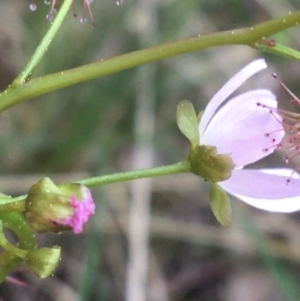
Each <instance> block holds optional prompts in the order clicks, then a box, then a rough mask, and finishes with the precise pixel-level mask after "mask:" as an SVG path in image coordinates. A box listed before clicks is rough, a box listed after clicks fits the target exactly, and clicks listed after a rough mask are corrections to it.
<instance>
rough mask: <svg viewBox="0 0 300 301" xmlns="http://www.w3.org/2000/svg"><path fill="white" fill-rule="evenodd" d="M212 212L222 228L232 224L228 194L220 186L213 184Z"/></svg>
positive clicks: (211, 193)
mask: <svg viewBox="0 0 300 301" xmlns="http://www.w3.org/2000/svg"><path fill="white" fill-rule="evenodd" d="M209 200H210V207H211V210H212V212H213V214H214V216H215V217H216V219H217V220H218V221H219V222H220V224H221V225H222V226H225V227H227V226H229V225H230V224H231V205H230V198H229V197H228V195H227V193H226V192H225V191H224V190H223V189H222V187H220V186H219V185H218V184H213V185H212V188H211V190H210V192H209Z"/></svg>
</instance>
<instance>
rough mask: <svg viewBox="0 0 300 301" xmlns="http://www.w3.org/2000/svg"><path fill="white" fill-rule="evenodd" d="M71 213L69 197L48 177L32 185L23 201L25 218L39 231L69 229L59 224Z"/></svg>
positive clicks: (56, 231) (57, 231)
mask: <svg viewBox="0 0 300 301" xmlns="http://www.w3.org/2000/svg"><path fill="white" fill-rule="evenodd" d="M72 215H73V208H72V206H71V199H70V197H69V196H68V195H67V196H65V195H63V194H62V191H61V189H59V188H58V186H57V185H55V184H54V183H53V182H52V181H51V180H50V179H49V178H42V179H41V180H39V181H38V182H37V183H35V184H34V185H32V186H31V187H30V189H29V191H28V195H27V198H26V201H25V213H24V216H25V219H26V221H27V222H28V224H29V225H30V226H31V227H32V228H33V229H35V230H37V231H38V232H40V233H44V232H55V233H59V232H61V231H65V230H70V227H69V226H65V225H59V224H57V223H56V220H60V219H63V218H66V217H69V216H72Z"/></svg>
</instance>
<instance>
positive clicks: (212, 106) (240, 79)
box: [199, 59, 267, 143]
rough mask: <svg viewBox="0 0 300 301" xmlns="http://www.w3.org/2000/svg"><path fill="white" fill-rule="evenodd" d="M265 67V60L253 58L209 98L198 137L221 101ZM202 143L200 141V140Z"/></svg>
mask: <svg viewBox="0 0 300 301" xmlns="http://www.w3.org/2000/svg"><path fill="white" fill-rule="evenodd" d="M265 68H267V65H266V62H265V60H263V59H259V60H255V61H253V62H252V63H250V64H248V65H247V66H246V67H244V68H243V69H242V70H241V71H239V72H238V73H237V74H235V75H234V76H233V77H232V78H231V79H230V80H229V81H228V82H227V83H226V84H225V85H224V86H223V87H222V88H221V89H220V90H219V91H218V92H217V93H216V94H215V96H214V97H213V98H212V99H211V101H210V102H209V103H208V105H207V106H206V108H205V111H204V113H203V115H202V118H201V122H200V125H199V130H200V139H201V137H202V135H203V133H204V131H205V129H206V127H207V125H208V123H209V121H210V120H211V118H212V116H213V114H214V113H215V112H216V111H217V109H218V108H219V106H220V105H221V104H222V103H223V101H224V100H225V99H226V98H227V97H228V96H229V95H231V94H232V93H233V92H234V91H235V90H236V89H237V88H238V87H239V86H241V85H242V84H243V83H244V82H245V81H246V80H247V79H248V78H250V77H251V76H253V75H254V74H255V73H257V72H259V71H261V70H263V69H265ZM201 143H202V142H201Z"/></svg>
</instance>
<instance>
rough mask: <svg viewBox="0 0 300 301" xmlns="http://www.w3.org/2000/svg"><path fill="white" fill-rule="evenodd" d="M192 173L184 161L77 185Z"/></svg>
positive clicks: (89, 185) (86, 180)
mask: <svg viewBox="0 0 300 301" xmlns="http://www.w3.org/2000/svg"><path fill="white" fill-rule="evenodd" d="M184 172H190V163H189V162H188V161H182V162H179V163H176V164H172V165H168V166H160V167H155V168H146V169H139V170H133V171H126V172H120V173H116V174H112V175H106V176H100V177H94V178H89V179H84V180H80V181H76V183H80V184H83V185H85V186H87V187H94V186H100V185H105V184H111V183H116V182H124V181H130V180H137V179H142V178H152V177H158V176H165V175H172V174H178V173H184Z"/></svg>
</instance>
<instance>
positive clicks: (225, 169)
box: [188, 145, 234, 183]
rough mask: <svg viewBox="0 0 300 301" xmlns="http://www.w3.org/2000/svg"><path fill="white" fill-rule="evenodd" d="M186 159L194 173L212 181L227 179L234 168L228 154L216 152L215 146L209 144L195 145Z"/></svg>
mask: <svg viewBox="0 0 300 301" xmlns="http://www.w3.org/2000/svg"><path fill="white" fill-rule="evenodd" d="M188 160H189V162H190V166H191V170H192V172H193V173H194V174H195V175H197V176H200V177H202V178H203V179H204V180H205V181H211V182H213V183H216V182H221V181H225V180H227V179H228V178H230V176H231V172H232V170H233V169H234V163H233V161H232V159H231V157H230V155H229V154H218V152H217V148H216V147H215V146H210V145H196V146H195V147H194V148H193V149H192V150H191V152H190V154H189V158H188Z"/></svg>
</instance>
